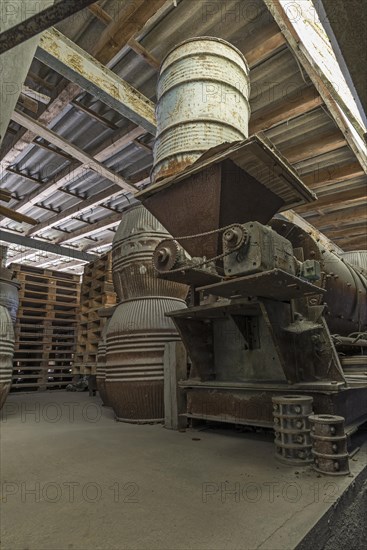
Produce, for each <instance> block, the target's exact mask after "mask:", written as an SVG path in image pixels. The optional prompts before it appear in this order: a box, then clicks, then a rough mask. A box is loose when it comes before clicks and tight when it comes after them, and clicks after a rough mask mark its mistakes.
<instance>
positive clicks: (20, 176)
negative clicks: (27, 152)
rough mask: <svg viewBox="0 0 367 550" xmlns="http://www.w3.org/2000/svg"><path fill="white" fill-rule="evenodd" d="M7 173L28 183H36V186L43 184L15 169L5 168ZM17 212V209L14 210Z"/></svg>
mask: <svg viewBox="0 0 367 550" xmlns="http://www.w3.org/2000/svg"><path fill="white" fill-rule="evenodd" d="M6 171H7V172H9V173H10V174H14V175H15V176H18V178H24V179H26V180H28V181H31V182H32V183H36V184H37V185H42V184H43V182H42V181H41V180H39V179H37V178H34V177H33V176H30V175H29V174H25V173H24V172H19V171H18V170H15V168H10V167H9V168H7V169H6ZM15 210H17V208H15Z"/></svg>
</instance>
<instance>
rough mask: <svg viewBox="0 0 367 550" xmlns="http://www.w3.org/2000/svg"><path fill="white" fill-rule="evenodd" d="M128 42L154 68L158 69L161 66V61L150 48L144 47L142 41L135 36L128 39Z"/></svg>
mask: <svg viewBox="0 0 367 550" xmlns="http://www.w3.org/2000/svg"><path fill="white" fill-rule="evenodd" d="M128 44H129V46H130V48H131V49H132V50H134V52H135V53H137V54H138V55H140V56H141V57H142V58H143V59H145V61H146V62H147V63H148V64H149V65H150V66H151V67H153V68H154V69H156V70H158V69H159V67H160V62H159V61H158V59H156V58H155V57H154V55H152V54H151V53H149V52H148V50H146V49H145V48H144V46H142V45H141V44H140V42H138V41H137V40H135V38H130V40H129V41H128Z"/></svg>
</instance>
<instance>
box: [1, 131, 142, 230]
mask: <svg viewBox="0 0 367 550" xmlns="http://www.w3.org/2000/svg"><path fill="white" fill-rule="evenodd" d="M143 133H144V130H142V129H141V128H140V127H137V128H133V129H132V130H130V131H127V132H126V131H125V130H124V131H123V132H122V131H119V132H118V133H117V134H114V135H113V136H112V137H111V138H108V139H107V140H106V141H105V142H104V143H103V144H102V145H101V146H100V147H98V148H97V149H96V150H95V153H94V158H95V160H97V161H99V162H104V161H106V160H108V159H109V158H110V157H112V156H113V155H114V154H115V153H116V152H120V151H122V150H123V149H124V148H125V147H127V146H128V145H129V144H130V143H131V141H133V140H134V139H136V138H137V137H139V136H141V135H142V134H143ZM88 169H89V168H88V165H86V164H81V163H80V162H79V161H74V162H73V163H72V164H71V165H70V166H68V167H67V168H65V169H64V170H62V172H61V173H60V174H59V175H58V176H56V177H55V178H52V180H51V181H49V182H47V183H43V182H41V181H39V182H38V181H37V182H35V183H42V187H40V188H38V189H36V190H35V191H33V192H32V193H30V194H29V195H27V196H26V197H24V199H22V200H21V201H20V202H19V203H17V204H16V205H15V206H14V207H13V208H14V210H16V211H19V212H26V211H27V210H29V208H31V206H32V205H35V204H37V202H39V201H40V200H42V201H44V200H46V199H48V198H49V197H51V196H52V195H53V194H54V193H55V192H56V191H57V190H58V189H60V188H61V187H63V186H64V185H68V184H70V183H71V182H73V181H74V180H76V179H77V178H79V177H80V176H82V175H83V173H84V172H85V171H86V170H88ZM8 170H9V169H8ZM113 189H114V191H117V189H118V186H117V185H116V186H115V187H113ZM1 225H4V220H0V226H1Z"/></svg>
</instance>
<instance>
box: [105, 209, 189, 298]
mask: <svg viewBox="0 0 367 550" xmlns="http://www.w3.org/2000/svg"><path fill="white" fill-rule="evenodd" d="M169 237H170V235H169V233H168V232H167V231H166V229H165V228H164V227H163V226H162V225H161V224H160V223H159V221H158V220H157V218H155V217H154V216H153V215H152V214H151V213H150V212H149V211H148V210H147V209H146V208H145V207H144V206H142V205H141V204H138V205H137V206H133V207H132V208H131V209H129V210H128V211H126V212H125V213H124V214H123V215H122V220H121V223H120V225H119V227H118V229H117V232H116V235H115V237H114V240H113V245H112V273H113V282H114V286H115V290H116V292H117V295H118V298H119V300H120V301H122V300H130V299H132V298H138V297H142V296H170V297H173V298H180V299H184V298H186V296H187V292H188V287H187V286H186V285H182V284H179V283H174V282H171V281H166V280H162V279H158V278H157V276H156V273H155V271H154V268H153V253H154V250H155V248H156V246H157V245H158V244H159V243H160V242H161V241H162V240H163V239H167V238H169Z"/></svg>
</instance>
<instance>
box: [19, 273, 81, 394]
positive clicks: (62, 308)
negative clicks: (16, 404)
mask: <svg viewBox="0 0 367 550" xmlns="http://www.w3.org/2000/svg"><path fill="white" fill-rule="evenodd" d="M11 269H13V271H14V272H15V275H16V278H17V279H18V280H19V282H20V289H19V310H18V316H17V322H16V326H15V353H14V363H13V365H14V370H13V385H12V391H17V390H30V389H34V390H36V389H40V390H42V389H47V388H52V387H56V388H62V387H65V386H66V385H67V384H69V383H70V382H71V380H72V363H73V358H74V353H75V338H76V326H77V315H78V311H79V300H80V277H79V275H72V274H69V273H62V272H59V271H51V270H43V269H37V268H34V267H30V266H25V265H18V264H13V265H12V266H11Z"/></svg>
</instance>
